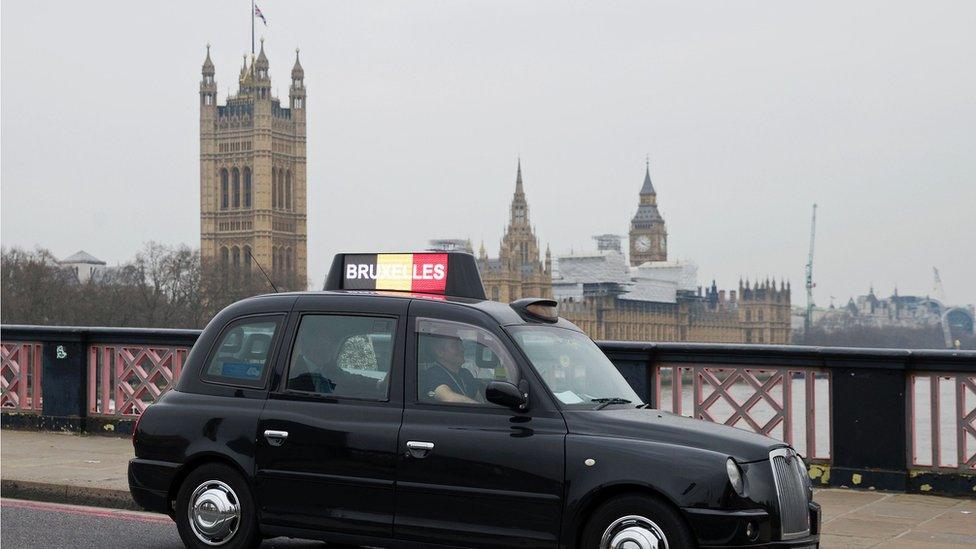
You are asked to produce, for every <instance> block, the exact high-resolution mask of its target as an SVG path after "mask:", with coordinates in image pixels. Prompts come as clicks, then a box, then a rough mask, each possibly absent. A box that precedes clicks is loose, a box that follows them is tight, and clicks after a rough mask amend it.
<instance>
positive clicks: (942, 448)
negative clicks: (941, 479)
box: [907, 372, 976, 470]
mask: <svg viewBox="0 0 976 549" xmlns="http://www.w3.org/2000/svg"><path fill="white" fill-rule="evenodd" d="M907 392H908V406H909V422H910V429H909V432H910V433H911V443H910V451H911V464H912V465H913V466H915V467H931V468H935V469H960V470H976V374H974V373H961V372H950V373H931V372H924V373H914V374H911V375H910V376H909V380H908V391H907Z"/></svg>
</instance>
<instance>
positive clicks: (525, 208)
mask: <svg viewBox="0 0 976 549" xmlns="http://www.w3.org/2000/svg"><path fill="white" fill-rule="evenodd" d="M477 259H478V270H479V271H480V272H481V280H482V282H484V285H485V293H486V294H487V296H488V298H489V299H493V300H495V301H502V302H510V301H515V300H516V299H521V298H523V297H551V296H552V254H551V253H550V252H549V247H548V246H546V254H545V261H544V262H543V261H542V260H541V259H540V254H539V239H538V238H537V237H536V235H535V230H534V229H533V227H532V225H531V224H530V223H529V204H528V202H527V201H526V199H525V188H524V186H523V184H522V162H521V160H520V161H519V163H518V168H517V170H516V175H515V193H514V195H513V196H512V204H511V206H510V207H509V219H508V227H507V228H506V229H505V235H504V236H503V237H502V241H501V246H500V248H499V250H498V257H497V258H489V257H488V253H487V252H486V251H485V245H484V243H482V244H481V248H480V249H479V250H478V258H477Z"/></svg>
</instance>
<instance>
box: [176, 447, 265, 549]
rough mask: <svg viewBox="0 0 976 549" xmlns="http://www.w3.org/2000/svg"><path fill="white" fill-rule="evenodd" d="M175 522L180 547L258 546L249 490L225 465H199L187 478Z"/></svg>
mask: <svg viewBox="0 0 976 549" xmlns="http://www.w3.org/2000/svg"><path fill="white" fill-rule="evenodd" d="M174 518H175V520H176V527H177V529H178V530H179V533H180V538H181V539H182V540H183V544H184V545H186V546H187V547H190V548H193V549H205V548H206V549H212V548H215V547H220V548H221V549H245V548H246V549H250V548H253V547H257V546H258V544H259V543H260V542H261V536H260V532H259V531H258V525H257V515H256V513H255V508H254V498H253V497H252V496H251V490H250V488H249V487H248V485H247V483H246V482H245V481H244V479H243V478H242V477H241V475H240V474H238V472H237V471H235V470H234V469H232V468H230V467H228V466H226V465H221V464H217V463H211V464H207V465H202V466H200V467H198V468H197V469H194V470H193V471H191V472H190V474H189V475H187V476H186V479H184V480H183V484H182V485H181V486H180V491H179V494H177V496H176V513H175V517H174Z"/></svg>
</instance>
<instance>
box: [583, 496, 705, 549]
mask: <svg viewBox="0 0 976 549" xmlns="http://www.w3.org/2000/svg"><path fill="white" fill-rule="evenodd" d="M642 536H643V540H644V542H643V545H641V547H654V546H655V543H656V544H657V547H658V548H659V549H664V548H665V547H666V548H667V549H693V548H694V547H696V543H695V540H694V538H693V537H692V535H691V532H690V531H689V530H688V527H687V526H686V525H685V522H684V520H683V519H682V518H681V516H680V515H679V514H678V511H677V510H676V509H675V508H674V507H672V506H671V505H669V504H667V503H665V502H663V501H661V500H660V499H658V498H654V497H649V496H643V495H639V494H629V495H624V496H618V497H615V498H613V499H611V500H610V501H607V502H606V503H604V504H602V505H600V506H599V507H597V509H596V511H594V512H593V514H592V515H590V519H589V520H588V521H587V523H586V527H585V528H584V529H583V536H582V539H581V541H580V549H612V548H613V547H615V546H614V545H612V542H613V541H614V540H615V539H616V541H617V542H618V543H619V542H620V541H621V540H622V539H635V538H636V539H641V538H642ZM662 542H663V543H662Z"/></svg>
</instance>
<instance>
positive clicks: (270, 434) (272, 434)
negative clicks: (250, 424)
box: [264, 429, 288, 446]
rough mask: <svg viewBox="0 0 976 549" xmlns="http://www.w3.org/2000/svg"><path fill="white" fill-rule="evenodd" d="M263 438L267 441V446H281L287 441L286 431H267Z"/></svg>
mask: <svg viewBox="0 0 976 549" xmlns="http://www.w3.org/2000/svg"><path fill="white" fill-rule="evenodd" d="M264 438H266V439H268V444H270V445H272V446H281V445H282V444H284V442H285V440H287V439H288V431H274V430H272V429H268V430H267V431H265V432H264Z"/></svg>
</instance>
